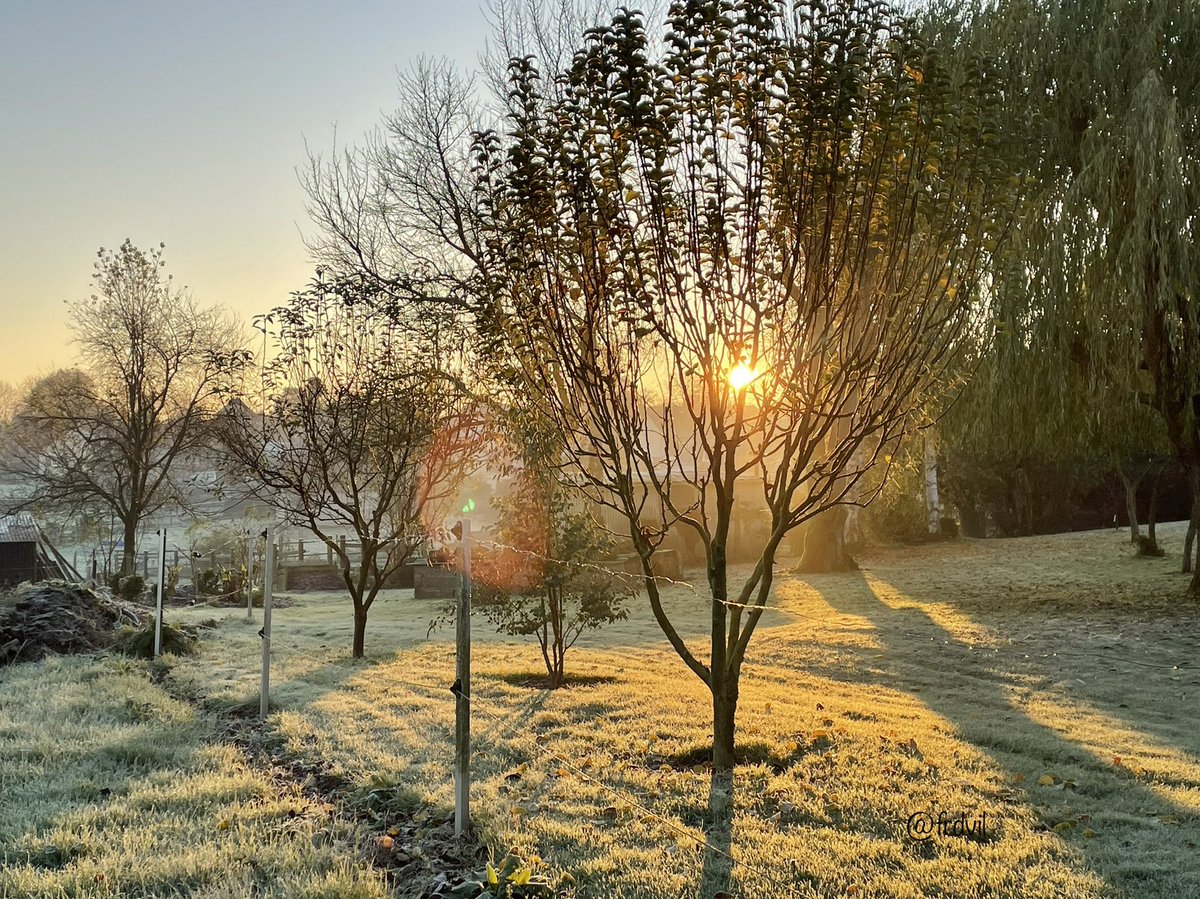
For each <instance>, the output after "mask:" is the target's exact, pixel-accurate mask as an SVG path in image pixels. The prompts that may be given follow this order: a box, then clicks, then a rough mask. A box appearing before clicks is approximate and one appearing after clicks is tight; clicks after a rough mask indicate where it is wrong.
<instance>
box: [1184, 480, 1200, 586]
mask: <svg viewBox="0 0 1200 899" xmlns="http://www.w3.org/2000/svg"><path fill="white" fill-rule="evenodd" d="M1188 469H1189V470H1188V474H1189V476H1190V479H1191V482H1192V520H1191V523H1190V525H1189V526H1188V539H1187V545H1186V547H1185V548H1184V551H1183V558H1184V564H1185V565H1191V564H1192V543H1193V542H1194V540H1195V536H1196V533H1197V531H1200V461H1197V462H1192V463H1191V465H1189V466H1188ZM1192 568H1193V571H1192V582H1191V583H1190V584H1189V585H1188V591H1187V595H1188V596H1189V597H1190V598H1191V599H1193V600H1196V601H1200V562H1198V563H1197V564H1195V565H1192ZM1184 571H1187V569H1186V568H1185V569H1184Z"/></svg>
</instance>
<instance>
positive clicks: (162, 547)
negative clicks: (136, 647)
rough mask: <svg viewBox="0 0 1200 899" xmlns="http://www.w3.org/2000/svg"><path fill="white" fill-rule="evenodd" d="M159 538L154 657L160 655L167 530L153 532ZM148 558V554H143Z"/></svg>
mask: <svg viewBox="0 0 1200 899" xmlns="http://www.w3.org/2000/svg"><path fill="white" fill-rule="evenodd" d="M155 533H156V534H158V535H159V537H160V538H161V539H160V540H159V541H158V602H157V603H156V604H155V609H154V657H155V658H158V656H159V655H161V654H162V616H163V581H164V580H165V572H166V568H167V529H166V528H163V529H162V530H160V531H155ZM145 555H146V557H147V558H149V556H150V554H149V553H146V554H145Z"/></svg>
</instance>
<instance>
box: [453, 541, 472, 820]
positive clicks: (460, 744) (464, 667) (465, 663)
mask: <svg viewBox="0 0 1200 899" xmlns="http://www.w3.org/2000/svg"><path fill="white" fill-rule="evenodd" d="M456 530H458V531H459V539H460V540H461V541H462V565H461V566H460V567H459V574H458V615H457V620H456V621H455V625H456V627H455V635H454V636H455V666H454V674H455V678H456V683H457V685H458V690H457V691H456V692H455V703H454V834H455V836H462V835H463V834H464V833H466V832H467V828H468V827H470V824H471V814H470V792H471V522H470V520H469V519H466V518H464V519H463V520H462V521H460V522H459V527H458V528H456Z"/></svg>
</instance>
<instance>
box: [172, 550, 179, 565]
mask: <svg viewBox="0 0 1200 899" xmlns="http://www.w3.org/2000/svg"><path fill="white" fill-rule="evenodd" d="M171 564H172V565H173V566H174V567H175V568H178V567H179V550H178V549H174V550H171Z"/></svg>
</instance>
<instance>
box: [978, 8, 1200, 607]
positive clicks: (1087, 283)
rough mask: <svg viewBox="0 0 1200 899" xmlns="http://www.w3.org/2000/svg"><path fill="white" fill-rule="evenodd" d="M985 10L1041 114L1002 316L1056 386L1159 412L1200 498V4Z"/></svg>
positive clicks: (984, 21)
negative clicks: (1199, 291)
mask: <svg viewBox="0 0 1200 899" xmlns="http://www.w3.org/2000/svg"><path fill="white" fill-rule="evenodd" d="M978 22H979V25H980V28H979V29H978V34H979V35H980V39H981V40H983V41H986V42H987V43H988V44H989V45H1003V46H1005V47H1007V48H1009V50H1010V53H1009V63H1010V70H1011V71H1012V73H1014V75H1016V76H1018V78H1019V79H1020V80H1021V82H1022V92H1023V96H1025V97H1026V98H1027V100H1026V101H1025V104H1026V105H1027V107H1028V108H1027V110H1026V113H1025V114H1026V115H1027V117H1028V118H1029V121H1030V122H1031V127H1028V128H1027V129H1026V131H1025V133H1026V134H1027V136H1028V141H1027V144H1026V149H1027V151H1028V153H1029V157H1028V160H1027V162H1026V166H1027V168H1028V170H1029V172H1030V174H1031V176H1032V177H1031V180H1030V190H1029V194H1028V203H1027V208H1026V210H1025V213H1024V214H1023V216H1022V220H1021V224H1020V227H1019V228H1018V229H1017V233H1019V234H1020V235H1022V241H1021V244H1020V246H1019V247H1016V248H1015V249H1017V251H1018V253H1019V254H1020V256H1021V257H1022V260H1023V263H1024V264H1023V265H1021V266H1012V267H1009V268H1007V269H1006V270H1005V274H1006V277H1005V279H1004V280H1003V282H1002V283H999V284H998V285H997V297H998V300H999V302H1000V303H1001V307H1002V308H1001V315H1002V316H1003V317H1005V318H1008V319H1011V320H1012V321H1014V322H1017V323H1020V325H1021V327H1022V328H1023V329H1024V331H1025V333H1026V334H1027V340H1028V342H1029V344H1030V345H1031V346H1033V347H1036V349H1037V350H1038V351H1039V352H1040V353H1041V354H1042V356H1043V358H1044V359H1045V360H1047V361H1049V362H1050V363H1051V364H1050V365H1048V366H1047V375H1046V378H1045V382H1044V384H1043V385H1042V387H1041V389H1042V390H1043V391H1045V392H1046V393H1048V394H1050V395H1065V394H1066V393H1067V392H1068V391H1070V390H1075V389H1087V390H1090V391H1092V392H1093V393H1094V394H1095V395H1097V396H1107V397H1111V398H1114V399H1112V402H1114V403H1126V404H1132V403H1136V402H1139V401H1140V402H1143V403H1146V404H1148V405H1149V406H1150V407H1152V408H1153V409H1154V410H1157V412H1158V413H1159V414H1160V415H1161V417H1162V421H1163V422H1164V424H1165V428H1166V432H1167V434H1168V437H1169V440H1170V444H1171V446H1172V448H1173V450H1174V452H1175V454H1176V455H1177V457H1178V458H1179V460H1180V461H1181V462H1183V463H1184V464H1185V465H1186V466H1188V468H1189V469H1190V471H1191V479H1192V484H1193V493H1194V496H1195V497H1196V498H1197V499H1200V418H1198V417H1197V400H1198V399H1200V305H1198V302H1197V297H1196V284H1197V278H1198V275H1200V249H1198V246H1197V239H1198V238H1200V219H1198V215H1197V213H1198V212H1200V155H1198V154H1197V151H1196V147H1197V146H1198V145H1200V64H1198V60H1200V7H1198V6H1197V5H1196V4H1195V3H1192V2H1190V0H1085V2H1075V0H1072V2H1067V0H1041V2H1036V3H1032V4H1030V3H1025V2H1016V0H1012V2H1008V0H1005V2H1001V3H999V4H997V6H996V8H995V9H993V10H989V11H988V13H987V14H985V15H982V16H980V17H979V20H978ZM1055 363H1056V365H1055ZM1080 371H1082V372H1083V373H1084V374H1085V376H1086V383H1085V384H1084V386H1083V388H1079V387H1076V386H1075V384H1074V381H1073V378H1074V374H1073V373H1074V372H1080ZM1196 511H1200V508H1198V509H1197V510H1196ZM1195 517H1196V512H1194V513H1193V519H1194V520H1195ZM1191 592H1192V594H1193V595H1196V596H1200V575H1198V577H1197V579H1195V580H1193V582H1192V586H1191Z"/></svg>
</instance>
